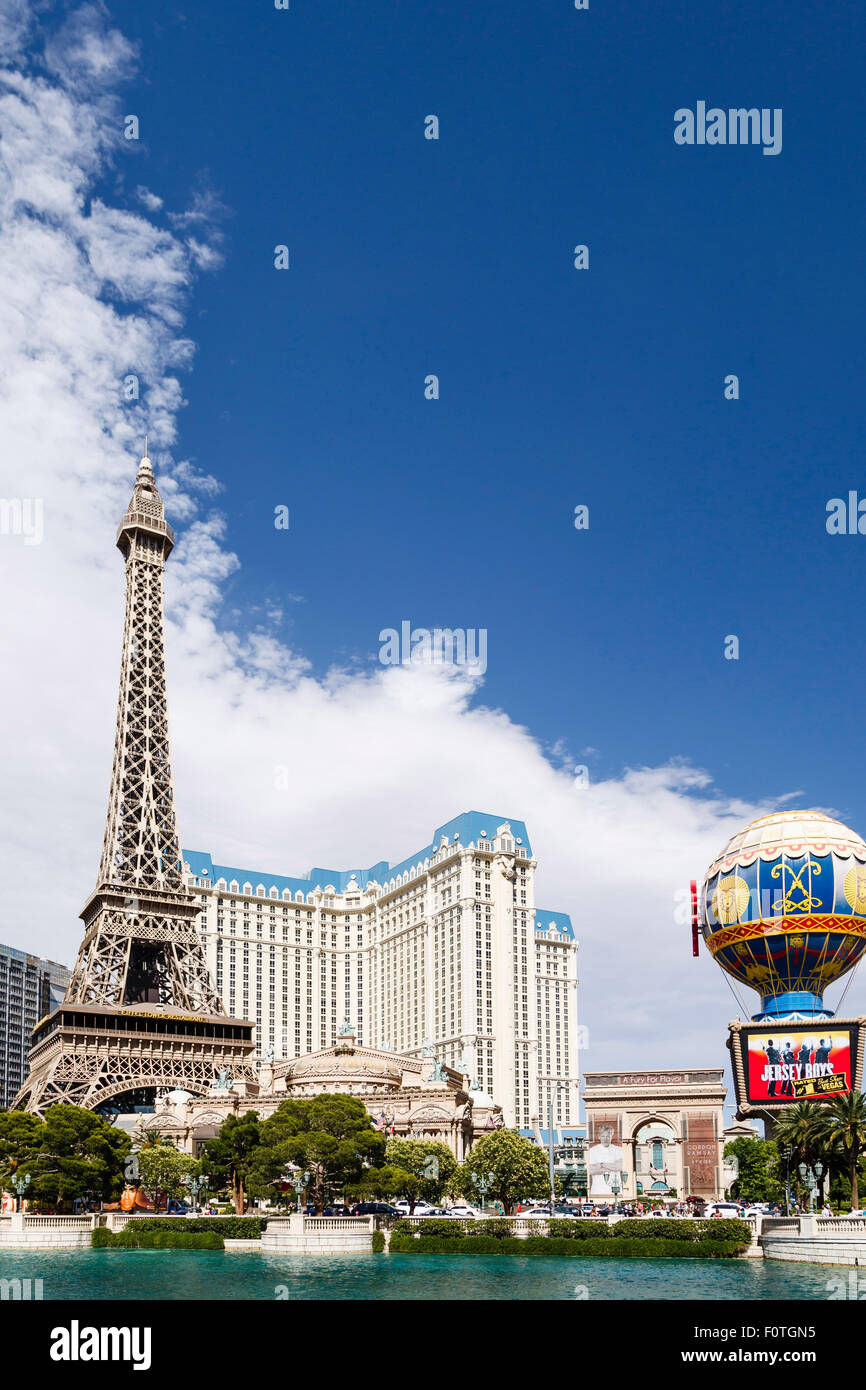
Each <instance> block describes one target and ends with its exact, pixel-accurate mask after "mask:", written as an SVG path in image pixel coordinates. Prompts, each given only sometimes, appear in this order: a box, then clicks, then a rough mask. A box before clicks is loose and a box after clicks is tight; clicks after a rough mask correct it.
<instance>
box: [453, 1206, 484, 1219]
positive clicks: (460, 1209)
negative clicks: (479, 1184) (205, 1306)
mask: <svg viewBox="0 0 866 1390" xmlns="http://www.w3.org/2000/svg"><path fill="white" fill-rule="evenodd" d="M445 1215H446V1216H461V1217H463V1219H464V1220H465V1219H466V1218H467V1217H475V1216H480V1215H481V1212H480V1211H479V1210H478V1208H477V1207H470V1205H469V1203H468V1202H455V1203H454V1205H453V1207H449V1208H448V1210H447V1212H446V1213H445Z"/></svg>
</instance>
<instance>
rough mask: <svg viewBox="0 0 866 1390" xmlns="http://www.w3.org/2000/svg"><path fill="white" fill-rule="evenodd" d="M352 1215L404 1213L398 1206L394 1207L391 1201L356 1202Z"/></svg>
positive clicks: (397, 1214) (399, 1214)
mask: <svg viewBox="0 0 866 1390" xmlns="http://www.w3.org/2000/svg"><path fill="white" fill-rule="evenodd" d="M351 1214H352V1216H402V1215H403V1213H402V1212H401V1211H398V1210H397V1208H396V1207H392V1205H391V1203H390V1202H356V1203H355V1205H354V1206H353V1207H352V1211H351Z"/></svg>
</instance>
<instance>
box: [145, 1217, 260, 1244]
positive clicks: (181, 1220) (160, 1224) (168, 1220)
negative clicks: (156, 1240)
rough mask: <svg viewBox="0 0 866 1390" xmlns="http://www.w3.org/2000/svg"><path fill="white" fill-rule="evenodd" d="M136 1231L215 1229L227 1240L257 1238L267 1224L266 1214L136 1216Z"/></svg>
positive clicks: (197, 1230)
mask: <svg viewBox="0 0 866 1390" xmlns="http://www.w3.org/2000/svg"><path fill="white" fill-rule="evenodd" d="M133 1222H134V1224H135V1229H136V1230H137V1231H141V1230H146V1231H177V1230H181V1231H196V1232H199V1231H215V1232H216V1233H217V1234H218V1235H221V1236H226V1237H227V1238H228V1239H229V1240H258V1239H259V1238H260V1236H261V1234H262V1231H263V1230H264V1229H265V1227H266V1226H267V1224H268V1219H267V1217H266V1216H136V1217H134V1218H133V1221H130V1222H128V1223H127V1225H126V1226H125V1227H124V1230H129V1229H130V1227H131V1226H132V1225H133Z"/></svg>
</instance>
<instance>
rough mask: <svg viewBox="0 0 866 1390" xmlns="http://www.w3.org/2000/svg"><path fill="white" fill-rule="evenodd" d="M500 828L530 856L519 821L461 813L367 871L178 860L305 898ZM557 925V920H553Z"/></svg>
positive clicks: (382, 876) (214, 877)
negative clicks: (277, 869)
mask: <svg viewBox="0 0 866 1390" xmlns="http://www.w3.org/2000/svg"><path fill="white" fill-rule="evenodd" d="M500 825H510V826H511V833H512V835H513V836H514V838H515V840H519V841H520V843H521V846H522V848H524V849H525V850H526V853H527V854H528V855H531V854H532V847H531V846H530V843H529V836H528V835H527V833H526V826H525V824H524V822H523V821H522V820H510V819H509V818H508V817H507V816H492V815H489V814H488V813H486V812H484V811H464V812H463V814H462V815H460V816H455V817H454V819H453V820H449V821H446V823H445V825H440V826H439V828H438V830H436V831H435V832H434V834H433V839H432V840H431V842H430V844H429V845H426V846H425V848H424V849H421V850H419V851H418V853H417V854H413V855H411V857H410V858H409V859H404V860H403V861H402V862H401V863H400V864H392V865H389V864H388V862H387V860H385V859H381V860H380V861H379V863H378V864H374V865H373V866H372V867H371V868H369V869H310V871H309V873H307V874H304V875H302V876H301V877H300V878H286V877H284V876H283V875H281V874H274V873H270V872H267V873H263V872H254V871H253V870H251V869H235V868H231V867H229V866H228V865H225V864H215V863H214V862H213V859H212V858H211V856H210V855H209V854H205V853H204V852H203V851H202V850H194V849H184V850H182V851H181V858H182V859H183V861H184V863H186V864H189V868H190V873H192V874H193V875H194V876H195V877H196V878H209V879H210V881H211V883H217V882H219V880H220V879H221V878H224V879H225V881H226V883H232V882H233V881H236V882H237V883H240V884H244V883H251V884H252V885H253V887H254V888H255V887H257V886H258V884H260V883H261V884H263V885H264V888H265V891H266V893H270V890H271V888H276V889H277V891H278V892H279V893H280V895H282V893H283V891H284V890H285V889H286V888H288V889H289V891H290V892H291V893H292V895H294V894H295V893H296V892H298V891H299V890H300V891H301V892H302V893H304V894H305V895H306V894H307V893H309V892H311V891H312V889H314V888H326V887H327V886H328V884H332V885H333V887H334V889H335V890H336V891H337V892H338V893H345V892H351V890H352V887H353V885H357V887H358V888H359V889H360V890H363V889H364V888H366V886H367V884H368V883H369V882H371V881H373V882H375V883H384V882H386V880H388V879H391V878H394V877H396V875H397V874H402V873H405V872H406V870H407V869H412V868H413V867H415V866H419V865H420V866H423V864H424V861H425V859H430V858H431V856H432V855H433V854H435V852H436V850H438V848H439V846H440V845H441V843H442V840H443V838H445V839H447V840H449V841H450V842H452V843H459V844H461V845H463V846H464V847H466V846H468V845H473V844H478V843H479V841H482V840H483V839H484V838H485V836H482V834H481V832H482V830H483V831H485V832H486V838H487V839H488V840H492V839H493V837H494V836H495V834H496V831H497V830H498V828H499V826H500ZM554 918H557V919H560V918H562V919H563V920H564V921H566V922H568V926H569V931H570V930H571V923H570V921H569V919H568V917H566V916H565V914H563V913H561V912H560V913H556V912H548V913H545V919H546V920H548V921H553V919H554ZM557 926H559V920H557Z"/></svg>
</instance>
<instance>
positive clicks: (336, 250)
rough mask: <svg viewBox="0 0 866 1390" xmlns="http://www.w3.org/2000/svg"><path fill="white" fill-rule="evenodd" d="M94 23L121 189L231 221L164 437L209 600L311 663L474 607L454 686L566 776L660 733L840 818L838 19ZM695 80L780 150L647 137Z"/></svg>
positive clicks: (404, 15) (669, 121)
mask: <svg viewBox="0 0 866 1390" xmlns="http://www.w3.org/2000/svg"><path fill="white" fill-rule="evenodd" d="M110 13H111V15H112V17H113V18H114V19H115V20H116V21H117V23H118V24H119V25H120V27H121V28H122V30H123V32H124V33H125V34H126V35H127V36H128V37H131V38H134V39H135V40H136V41H137V43H138V44H139V46H140V57H141V73H140V77H139V79H138V80H136V81H135V82H133V83H130V84H128V85H127V87H126V88H125V95H124V100H125V101H126V102H127V106H128V109H129V110H130V111H134V112H135V113H137V114H138V115H139V116H140V118H141V128H142V141H141V146H140V148H138V149H136V150H135V151H134V152H132V153H131V154H130V159H133V158H134V159H135V160H136V165H135V175H134V177H138V176H140V178H141V181H142V182H143V183H145V184H147V186H148V187H151V188H157V189H158V190H159V193H160V196H162V197H164V198H165V200H166V205H167V206H168V207H171V206H175V207H180V206H182V205H184V203H185V201H186V200H187V199H188V196H189V189H190V187H192V186H195V185H196V183H197V182H201V183H202V184H203V185H205V186H207V187H209V188H210V189H212V190H213V191H214V192H215V193H216V194H217V195H218V196H219V198H220V199H221V200H222V202H223V203H224V204H225V205H226V208H227V210H228V215H227V217H226V219H225V221H224V223H223V229H224V232H225V236H226V241H225V247H224V251H225V264H224V267H223V269H222V270H221V271H219V272H218V273H217V274H214V275H212V276H208V277H206V278H205V279H203V280H202V281H201V282H200V283H199V285H198V287H197V289H196V292H195V297H194V302H193V305H192V310H191V316H190V326H191V329H192V331H193V333H194V335H195V337H196V340H197V342H198V345H199V346H198V356H197V361H196V368H195V371H194V373H193V374H192V376H191V378H190V379H189V380H188V381H185V382H184V389H185V392H186V395H187V398H188V401H189V405H188V408H187V409H186V410H185V411H184V412H183V417H182V422H181V431H182V440H183V446H184V448H185V450H186V451H187V452H188V453H189V454H190V455H191V456H192V457H193V458H195V459H196V460H199V461H201V462H202V464H203V465H204V466H207V467H208V468H211V469H213V470H215V471H216V472H217V473H218V475H219V476H220V478H221V480H222V481H223V482H224V483H225V484H226V492H225V494H224V495H223V498H222V499H221V504H222V505H223V506H224V509H225V510H226V511H227V512H228V513H229V514H230V527H229V535H228V539H229V542H230V544H231V545H232V547H234V548H235V549H236V550H237V552H238V553H239V554H240V556H241V558H242V560H243V570H242V571H241V572H240V573H239V574H238V575H237V576H236V577H235V579H234V580H233V581H232V586H231V588H230V591H229V599H230V600H234V601H235V602H236V603H237V604H238V605H241V606H243V605H246V604H250V603H255V602H262V601H263V600H264V599H268V600H270V601H272V602H274V603H276V604H281V603H285V600H286V595H287V594H291V595H295V596H300V597H301V598H302V600H303V601H302V602H289V603H288V604H287V605H286V608H285V613H286V622H287V623H291V624H292V628H291V632H290V636H291V640H292V642H293V643H295V644H296V645H298V646H299V647H300V648H301V649H302V650H303V652H304V653H305V655H306V656H307V657H308V658H309V659H310V660H312V661H313V663H314V666H315V668H316V669H317V670H324V669H325V668H327V667H328V666H329V665H330V664H331V663H332V662H334V661H337V662H342V661H346V660H352V659H353V658H356V657H360V658H362V659H364V658H366V657H367V656H368V655H369V654H370V653H372V652H374V651H375V650H376V648H377V645H378V643H377V635H378V631H379V629H380V628H382V627H386V626H391V625H394V626H396V625H397V624H398V623H399V621H400V620H401V619H403V618H409V619H410V620H412V621H413V623H415V624H416V625H425V624H426V625H434V624H439V625H446V626H460V627H473V626H474V627H479V626H480V627H485V628H487V630H488V633H489V638H488V643H489V656H488V661H489V669H488V676H487V683H486V687H485V692H484V698H485V699H486V700H489V701H491V702H492V703H494V704H497V705H502V706H503V707H504V708H506V709H507V710H508V712H509V713H510V715H511V716H512V718H514V719H516V720H518V721H520V722H524V723H526V724H527V725H529V727H530V728H531V729H532V730H533V732H534V733H535V734H536V735H538V736H539V737H541V738H542V739H544V740H545V741H546V742H548V743H549V744H553V743H556V742H557V741H558V740H561V739H564V740H565V741H566V743H567V745H568V748H569V750H570V752H571V753H572V754H573V756H574V757H575V758H577V760H578V761H587V762H588V763H589V766H590V772H591V775H594V774H595V773H598V774H601V775H609V774H610V773H615V772H617V771H618V770H619V769H620V768H621V767H622V766H623V765H641V764H644V763H650V764H654V763H657V762H660V761H663V760H664V759H666V758H668V757H670V756H672V755H678V756H684V757H687V758H689V759H690V760H693V761H695V762H697V763H698V764H700V765H703V766H706V767H708V768H709V769H711V771H712V773H713V775H714V776H715V777H716V778H717V780H718V781H719V782H720V783H721V784H722V785H723V786H724V787H725V788H726V790H728V791H732V792H733V791H735V790H736V792H738V793H739V794H742V795H745V796H751V797H759V796H770V797H772V796H774V795H776V794H781V793H786V792H800V793H801V796H802V800H803V801H804V802H805V803H808V804H816V805H817V804H820V805H829V806H835V807H837V808H839V809H840V810H841V811H842V813H843V814H844V815H846V816H848V817H850V819H851V820H853V821H854V823H855V824H859V825H860V826H861V827H864V826H866V804H864V797H863V794H862V791H861V778H860V769H859V760H858V759H857V758H856V756H852V753H853V752H854V748H855V747H856V744H855V742H854V740H855V737H856V730H857V728H858V725H859V715H860V692H859V684H860V682H859V680H858V678H857V677H858V674H859V673H860V672H861V669H862V658H861V655H860V653H859V652H858V645H859V644H858V643H857V640H856V636H855V631H856V630H855V628H854V621H853V609H854V606H855V604H856V601H857V596H858V593H859V584H860V575H861V570H862V566H863V563H864V559H863V554H864V547H866V539H863V538H860V537H857V538H854V537H833V538H831V537H829V536H828V535H827V533H826V530H825V506H826V502H827V499H828V498H830V497H833V496H837V495H846V494H847V490H848V489H849V488H856V487H857V486H858V483H859V484H860V485H861V486H862V487H863V490H864V492H866V476H864V474H863V470H862V467H861V455H862V443H863V426H862V420H861V413H860V411H859V409H858V408H857V407H858V404H859V401H860V399H861V398H862V389H861V383H862V371H863V361H862V334H861V332H860V328H861V324H862V320H863V310H864V304H863V280H862V274H861V273H860V270H861V248H862V232H863V227H862V201H861V200H860V199H858V197H857V196H856V194H857V191H858V190H859V187H860V185H861V181H862V172H863V154H862V138H861V135H862V128H863V124H864V116H866V113H864V102H863V89H862V82H861V80H860V75H859V74H858V71H857V53H858V51H860V49H861V44H862V40H863V38H864V33H863V29H864V23H863V18H862V16H861V15H860V14H859V12H858V11H856V10H855V9H853V8H848V7H843V6H832V7H830V8H829V10H828V8H827V7H817V6H804V5H797V6H793V7H792V6H791V5H788V4H786V5H782V4H767V3H762V4H759V5H753V4H750V5H746V4H737V5H732V6H728V7H724V8H723V9H722V10H721V11H719V10H718V9H717V8H714V9H712V10H705V9H703V7H698V6H695V5H693V4H684V3H666V4H665V5H658V6H653V7H647V6H640V7H636V6H633V5H626V6H616V5H603V4H597V5H594V6H593V7H592V8H591V10H590V11H589V12H576V11H574V10H573V9H572V8H570V7H569V5H568V4H566V3H565V0H559V2H558V3H551V2H550V0H542V3H539V4H535V5H533V6H532V7H527V6H526V5H525V4H524V3H517V0H505V3H500V4H497V5H496V6H495V7H486V8H484V9H482V10H479V9H478V8H477V7H462V6H456V5H444V6H443V5H434V4H411V5H410V4H397V3H391V4H383V3H378V0H364V3H363V4H360V3H355V4H352V3H340V4H334V5H328V6H324V5H321V4H317V5H313V4H309V3H303V0H293V6H292V9H291V10H290V11H289V12H288V13H286V12H275V11H274V10H273V8H272V7H271V8H269V7H268V5H267V4H265V3H264V2H263V0H260V3H258V4H254V5H249V4H247V5H239V4H223V3H209V4H206V5H205V4H195V3H192V4H184V5H183V6H182V7H181V6H178V5H175V4H162V3H156V4H151V5H148V6H141V5H139V4H137V3H136V4H132V3H121V2H120V0H118V2H117V3H113V4H112V5H111V6H110ZM698 99H705V100H707V102H708V104H710V105H712V104H719V105H721V106H724V107H727V106H728V105H741V104H742V105H748V106H751V105H757V106H768V107H778V106H780V107H782V109H783V111H784V127H783V129H784V143H783V150H782V153H781V155H780V156H778V157H775V158H770V157H763V156H762V154H761V151H760V149H757V148H752V147H748V148H726V147H720V148H709V147H705V148H703V149H701V148H697V147H694V148H682V147H678V146H676V145H675V144H674V141H673V113H674V110H675V109H676V108H677V107H679V106H683V105H690V106H692V107H693V106H694V104H695V102H696V101H697V100H698ZM428 113H435V114H438V116H439V118H440V122H441V135H440V139H439V141H438V142H433V141H426V140H424V139H423V118H424V116H425V115H426V114H428ZM127 163H129V161H127ZM127 177H130V175H129V173H128V172H127ZM281 242H285V243H286V244H288V245H289V247H290V252H291V261H292V264H291V269H290V270H289V271H288V272H286V273H279V272H277V271H275V270H274V269H273V266H272V260H273V255H272V248H273V246H274V245H275V244H276V243H281ZM579 242H582V243H586V244H588V245H589V247H590V269H589V271H588V272H585V273H580V272H577V271H576V270H574V269H573V267H572V256H571V250H572V247H573V246H574V245H575V244H577V243H579ZM428 372H435V373H437V374H438V375H439V377H440V381H441V398H440V400H439V401H437V402H429V401H426V400H425V399H424V397H423V381H424V378H425V375H426V374H427V373H428ZM729 372H735V373H737V374H738V376H739V378H740V390H741V398H740V400H739V401H736V402H733V401H726V400H725V399H724V397H723V381H724V377H725V375H726V374H727V373H729ZM579 502H584V503H587V504H588V505H589V507H590V529H589V531H588V532H586V533H579V532H576V531H575V529H574V527H573V524H572V514H573V509H574V506H575V504H577V503H579ZM278 503H285V504H286V505H288V506H289V507H290V510H291V515H292V527H291V531H290V533H289V534H288V535H286V534H284V533H281V532H275V531H274V530H273V529H272V526H271V520H270V519H271V517H272V515H273V507H274V506H275V505H276V504H278ZM728 633H735V634H737V635H738V636H739V637H740V642H741V656H740V660H739V661H738V662H733V661H726V660H724V659H723V639H724V637H725V635H726V634H728ZM818 730H820V734H819V739H818V741H817V742H816V741H815V737H814V736H815V733H816V732H817V731H818ZM587 735H589V739H588V738H587ZM586 746H590V747H592V748H594V749H596V750H597V752H596V753H595V754H592V755H587V756H586V757H584V756H583V755H582V754H581V749H582V748H584V747H586ZM816 754H817V756H816Z"/></svg>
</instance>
